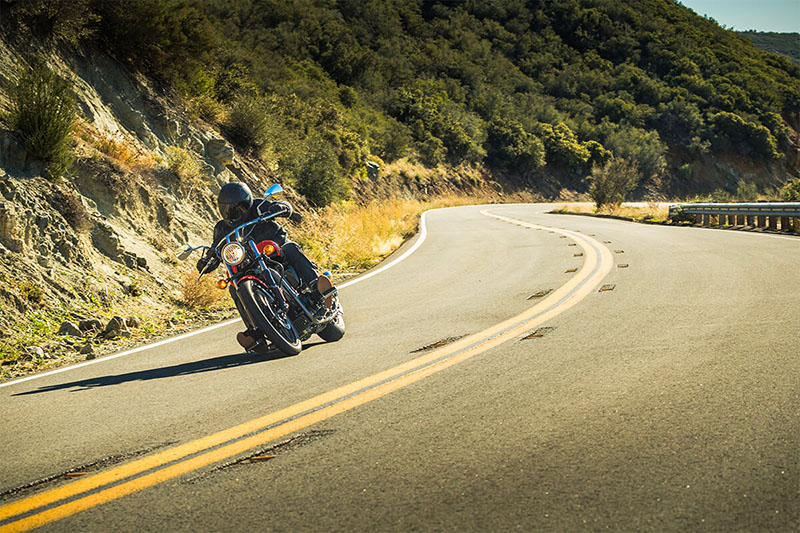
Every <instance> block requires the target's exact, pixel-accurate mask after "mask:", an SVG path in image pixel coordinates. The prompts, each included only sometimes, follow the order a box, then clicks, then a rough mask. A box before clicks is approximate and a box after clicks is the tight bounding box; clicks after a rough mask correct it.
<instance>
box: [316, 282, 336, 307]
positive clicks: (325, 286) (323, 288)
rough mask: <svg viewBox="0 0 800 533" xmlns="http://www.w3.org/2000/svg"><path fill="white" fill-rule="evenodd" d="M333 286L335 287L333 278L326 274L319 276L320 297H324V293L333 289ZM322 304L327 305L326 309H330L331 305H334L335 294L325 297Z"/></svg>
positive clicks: (318, 290)
mask: <svg viewBox="0 0 800 533" xmlns="http://www.w3.org/2000/svg"><path fill="white" fill-rule="evenodd" d="M332 288H333V282H332V281H331V278H329V277H328V276H326V275H324V274H323V275H321V276H320V277H319V278H317V292H318V293H319V298H322V295H324V294H325V293H326V292H327V291H329V290H331V289H332ZM322 305H323V306H324V307H325V309H330V308H331V307H333V294H330V295H328V296H327V297H325V300H324V301H323V302H322Z"/></svg>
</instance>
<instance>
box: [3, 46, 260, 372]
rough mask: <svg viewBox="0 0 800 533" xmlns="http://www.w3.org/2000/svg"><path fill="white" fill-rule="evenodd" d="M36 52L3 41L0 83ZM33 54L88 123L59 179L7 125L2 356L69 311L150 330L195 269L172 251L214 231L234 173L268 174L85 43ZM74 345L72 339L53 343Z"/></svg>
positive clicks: (254, 178)
mask: <svg viewBox="0 0 800 533" xmlns="http://www.w3.org/2000/svg"><path fill="white" fill-rule="evenodd" d="M26 46H27V45H26ZM30 52H31V50H30V49H27V48H26V49H21V47H20V45H16V46H14V45H11V44H9V43H4V42H2V41H0V88H2V87H8V86H9V84H12V83H14V79H13V77H12V73H13V72H14V71H15V69H16V67H17V66H18V65H20V64H21V63H22V57H23V56H24V54H25V53H30ZM36 52H37V53H39V54H42V53H44V54H45V55H46V57H47V58H48V61H49V63H50V65H51V67H52V68H53V69H54V70H56V71H57V72H58V73H59V74H60V75H62V76H63V77H65V78H67V79H69V80H71V81H72V84H73V87H74V89H75V93H76V95H77V98H78V103H79V107H80V116H81V119H80V123H79V126H78V130H77V135H76V139H75V143H76V144H75V147H74V151H75V153H76V160H75V163H74V165H73V167H72V170H71V173H70V175H68V176H67V178H66V180H64V181H61V182H53V181H49V180H47V179H45V178H43V177H41V175H42V170H43V164H42V163H41V162H39V161H36V160H34V159H33V158H31V157H30V156H29V154H27V153H26V152H25V149H24V147H23V145H22V143H21V141H20V139H19V138H18V136H17V134H16V133H15V132H13V131H9V130H7V129H0V309H1V310H0V350H4V351H5V352H6V354H5V355H4V356H3V357H2V358H0V359H3V360H6V361H14V360H15V358H14V357H11V356H10V355H9V352H10V351H13V350H17V351H20V350H22V349H23V348H24V347H22V344H24V343H25V339H23V338H22V337H24V336H25V332H26V331H30V330H31V328H32V327H33V328H34V329H35V328H36V327H37V326H35V325H33V326H32V323H33V322H37V321H38V323H39V326H38V327H39V328H50V329H52V328H58V327H59V325H58V323H59V322H63V321H64V320H66V319H67V318H70V317H71V318H73V319H74V320H75V321H78V322H79V321H81V320H90V319H101V320H105V319H108V318H110V317H111V316H114V315H120V314H122V315H125V316H130V315H140V316H141V317H142V318H143V319H144V321H143V322H141V321H140V322H141V323H142V324H143V325H144V326H147V325H148V322H147V321H148V320H154V321H158V320H162V319H163V316H164V314H165V313H168V312H171V311H170V310H172V309H174V303H175V302H177V301H179V300H180V298H181V295H180V290H179V289H180V280H181V275H182V274H183V273H184V272H185V271H187V270H190V268H193V265H188V264H179V263H178V262H177V261H176V260H175V255H174V254H175V251H176V250H180V249H181V248H182V247H183V244H184V243H186V242H192V243H195V244H200V243H204V242H206V241H208V240H209V239H210V234H211V227H212V226H213V224H214V222H215V220H216V217H217V213H216V206H215V201H214V198H215V195H216V192H217V191H218V190H219V187H220V186H221V185H222V184H224V183H226V182H228V181H231V180H239V181H245V182H247V183H249V184H250V185H251V187H252V188H253V190H255V191H258V190H262V191H263V190H265V188H266V187H267V186H268V185H269V183H270V182H271V178H270V176H269V174H268V172H267V171H266V170H265V169H263V168H259V167H258V166H256V165H255V164H253V163H252V162H249V161H246V160H244V159H243V158H241V157H240V156H239V155H238V154H236V153H235V151H234V149H233V148H232V147H231V145H230V144H229V143H228V142H227V141H226V140H225V139H224V138H222V137H221V136H220V135H219V134H218V133H216V132H214V131H213V130H211V129H210V128H207V127H205V126H204V125H203V124H202V123H201V122H200V121H198V120H195V119H193V118H192V117H191V116H189V115H188V114H187V113H186V111H185V110H184V109H183V108H181V107H180V106H178V105H175V104H174V102H172V101H170V99H169V98H168V97H166V96H165V95H164V94H162V93H159V92H158V91H157V90H155V89H154V88H153V87H152V86H151V85H150V84H149V83H148V81H147V80H146V79H144V78H142V77H138V76H136V75H133V74H131V73H129V72H126V71H125V69H124V68H122V67H121V66H120V65H119V64H117V63H116V62H115V61H114V60H113V59H111V58H109V57H106V56H102V55H97V54H95V53H92V54H89V53H88V52H86V51H83V50H77V51H72V52H70V53H64V52H58V51H55V50H41V49H39V50H36ZM3 97H4V94H3V93H2V92H0V99H2V98H3ZM0 128H2V124H0ZM175 154H180V155H181V157H183V158H185V159H186V160H187V161H189V162H191V164H192V169H193V170H192V172H191V175H190V176H186V175H182V171H181V170H180V169H179V168H178V167H177V166H175V165H172V164H171V158H174V156H175ZM170 168H172V170H170ZM157 329H158V328H157V327H156V326H155V325H152V324H151V327H150V330H151V331H155V330H157ZM66 337H68V336H65V339H66ZM67 340H68V339H67ZM89 341H94V342H99V340H96V339H95V337H90V336H88V335H84V339H83V340H81V341H80V344H85V343H87V342H89ZM71 344H73V345H75V344H76V343H75V342H73V343H71ZM71 349H72V348H71V347H70V343H66V342H62V343H60V344H58V345H57V346H55V347H51V351H62V352H63V351H69V350H71ZM75 349H76V350H77V345H76V348H75ZM36 353H38V352H36ZM36 353H34V354H33V355H30V357H32V358H34V359H35V358H36V357H38V356H37V355H36ZM48 355H50V354H47V353H46V350H45V356H48ZM14 364H18V363H16V362H14ZM4 368H5V367H4Z"/></svg>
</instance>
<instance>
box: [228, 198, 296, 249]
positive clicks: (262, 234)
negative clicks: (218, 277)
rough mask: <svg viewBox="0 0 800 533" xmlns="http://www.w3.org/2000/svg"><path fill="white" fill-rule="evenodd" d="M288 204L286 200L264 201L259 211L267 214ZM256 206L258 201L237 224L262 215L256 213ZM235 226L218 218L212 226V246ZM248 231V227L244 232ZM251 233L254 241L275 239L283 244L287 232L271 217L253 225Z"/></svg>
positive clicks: (279, 243)
mask: <svg viewBox="0 0 800 533" xmlns="http://www.w3.org/2000/svg"><path fill="white" fill-rule="evenodd" d="M288 205H289V204H288V203H287V202H269V201H266V202H264V203H263V204H261V213H263V214H264V215H267V214H270V213H273V212H275V211H280V210H281V209H283V207H284V206H288ZM258 206H259V202H258V201H256V202H253V205H252V206H251V207H250V209H249V210H248V211H247V215H245V219H244V220H243V221H242V222H240V223H239V225H241V224H244V223H245V222H250V221H251V220H253V219H256V218H258V217H259V216H262V215H259V213H258ZM290 209H291V208H290ZM276 218H277V217H276ZM235 228H236V226H232V225H230V224H228V223H227V222H226V221H225V220H220V221H219V222H217V225H216V226H214V246H215V247H216V246H217V245H218V244H219V242H220V241H221V240H222V238H223V237H225V235H227V234H228V233H230V232H232V231H233V230H234V229H235ZM248 231H250V228H247V229H246V230H245V233H247V232H248ZM251 235H252V236H253V240H254V241H256V242H261V241H275V242H276V243H278V245H280V246H283V244H285V243H286V235H287V234H286V229H285V228H284V227H283V226H281V225H280V224H278V223H277V222H275V218H271V219H270V220H267V221H265V222H261V223H259V224H256V225H255V226H254V227H253V233H252V234H251Z"/></svg>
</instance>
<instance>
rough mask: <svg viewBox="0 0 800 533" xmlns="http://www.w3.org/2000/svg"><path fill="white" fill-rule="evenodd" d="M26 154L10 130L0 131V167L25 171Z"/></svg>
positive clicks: (20, 142) (23, 147)
mask: <svg viewBox="0 0 800 533" xmlns="http://www.w3.org/2000/svg"><path fill="white" fill-rule="evenodd" d="M27 161H28V153H27V152H26V151H25V146H24V145H23V144H22V141H21V140H20V139H19V136H18V135H17V134H16V133H15V132H13V131H10V130H0V165H2V166H3V167H6V168H18V169H20V170H25V168H26V167H27Z"/></svg>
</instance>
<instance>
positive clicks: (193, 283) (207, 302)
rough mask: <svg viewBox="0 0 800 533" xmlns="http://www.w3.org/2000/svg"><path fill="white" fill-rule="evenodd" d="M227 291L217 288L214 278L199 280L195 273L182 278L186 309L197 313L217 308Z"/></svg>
mask: <svg viewBox="0 0 800 533" xmlns="http://www.w3.org/2000/svg"><path fill="white" fill-rule="evenodd" d="M224 294H225V291H221V290H219V289H218V288H217V286H216V284H215V282H214V279H213V276H203V277H202V278H200V279H199V280H198V279H197V274H195V273H194V272H187V273H186V274H184V275H183V277H182V278H181V296H182V301H183V303H184V305H186V307H189V308H190V309H194V310H197V311H200V310H204V309H214V308H215V307H217V306H218V305H219V304H220V302H221V300H222V296H223V295H224Z"/></svg>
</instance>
